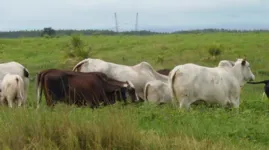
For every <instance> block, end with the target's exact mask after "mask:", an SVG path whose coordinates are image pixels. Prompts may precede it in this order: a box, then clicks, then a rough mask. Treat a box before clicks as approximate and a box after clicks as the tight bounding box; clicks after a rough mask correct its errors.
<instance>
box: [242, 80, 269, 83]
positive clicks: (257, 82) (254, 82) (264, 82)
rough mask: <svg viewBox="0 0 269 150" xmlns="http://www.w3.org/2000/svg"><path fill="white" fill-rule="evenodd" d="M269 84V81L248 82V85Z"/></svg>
mask: <svg viewBox="0 0 269 150" xmlns="http://www.w3.org/2000/svg"><path fill="white" fill-rule="evenodd" d="M268 82H269V80H264V81H259V82H247V83H248V84H261V83H264V84H267V83H268Z"/></svg>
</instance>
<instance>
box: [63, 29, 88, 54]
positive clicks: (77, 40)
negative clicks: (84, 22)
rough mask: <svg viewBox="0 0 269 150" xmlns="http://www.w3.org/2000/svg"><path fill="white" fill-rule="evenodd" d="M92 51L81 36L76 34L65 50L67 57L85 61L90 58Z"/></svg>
mask: <svg viewBox="0 0 269 150" xmlns="http://www.w3.org/2000/svg"><path fill="white" fill-rule="evenodd" d="M91 50H92V49H91V47H90V46H89V47H86V46H85V44H84V42H83V40H82V39H81V37H80V35H79V34H74V35H72V36H71V40H70V41H69V43H68V44H67V48H66V49H65V57H67V58H79V59H85V58H88V57H89V56H90V54H91Z"/></svg>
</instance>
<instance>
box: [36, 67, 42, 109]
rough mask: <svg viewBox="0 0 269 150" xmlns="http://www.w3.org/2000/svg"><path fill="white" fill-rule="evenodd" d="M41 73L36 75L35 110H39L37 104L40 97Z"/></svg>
mask: <svg viewBox="0 0 269 150" xmlns="http://www.w3.org/2000/svg"><path fill="white" fill-rule="evenodd" d="M41 77H42V72H40V73H37V74H36V78H35V79H36V81H35V82H36V108H39V103H40V101H41V96H42V87H43V86H42V85H43V83H42V78H41Z"/></svg>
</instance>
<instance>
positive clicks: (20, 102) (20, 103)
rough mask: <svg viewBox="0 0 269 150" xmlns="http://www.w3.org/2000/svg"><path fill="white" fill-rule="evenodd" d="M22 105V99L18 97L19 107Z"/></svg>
mask: <svg viewBox="0 0 269 150" xmlns="http://www.w3.org/2000/svg"><path fill="white" fill-rule="evenodd" d="M21 105H22V100H21V99H18V107H21Z"/></svg>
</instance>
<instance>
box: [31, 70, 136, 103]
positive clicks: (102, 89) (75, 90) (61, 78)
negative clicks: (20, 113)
mask: <svg viewBox="0 0 269 150" xmlns="http://www.w3.org/2000/svg"><path fill="white" fill-rule="evenodd" d="M36 87H37V108H39V102H40V100H41V95H42V90H44V92H45V97H46V102H47V105H48V106H51V105H53V104H54V103H55V102H56V101H63V102H65V103H67V104H76V105H78V106H82V105H91V107H92V108H93V107H97V106H99V103H100V102H101V101H102V102H104V103H105V104H112V103H114V102H115V101H114V99H113V96H115V92H117V91H122V89H127V92H128V93H129V94H130V95H131V97H132V98H133V99H132V100H133V101H134V100H135V98H136V97H135V96H136V95H135V90H134V87H133V86H132V85H131V83H130V82H128V81H126V82H120V81H116V80H113V79H110V78H108V77H106V75H105V74H101V73H96V72H94V73H80V72H72V71H65V70H58V69H48V70H44V71H41V72H40V73H39V74H37V77H36Z"/></svg>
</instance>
